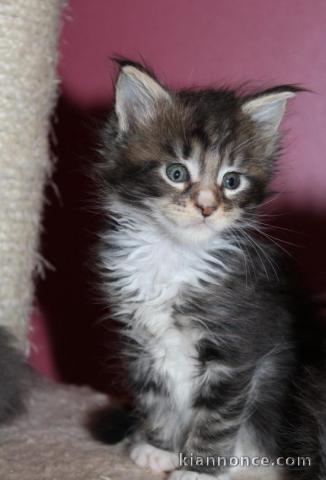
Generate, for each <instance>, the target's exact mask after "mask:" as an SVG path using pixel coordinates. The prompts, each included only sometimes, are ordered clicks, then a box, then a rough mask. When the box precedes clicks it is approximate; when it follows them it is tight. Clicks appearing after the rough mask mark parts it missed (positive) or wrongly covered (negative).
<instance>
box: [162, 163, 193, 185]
mask: <svg viewBox="0 0 326 480" xmlns="http://www.w3.org/2000/svg"><path fill="white" fill-rule="evenodd" d="M166 174H167V176H168V178H169V179H170V180H171V181H172V182H175V183H183V182H188V180H189V179H190V175H189V172H188V170H187V168H186V167H185V166H184V165H182V163H172V164H171V165H168V166H167V167H166Z"/></svg>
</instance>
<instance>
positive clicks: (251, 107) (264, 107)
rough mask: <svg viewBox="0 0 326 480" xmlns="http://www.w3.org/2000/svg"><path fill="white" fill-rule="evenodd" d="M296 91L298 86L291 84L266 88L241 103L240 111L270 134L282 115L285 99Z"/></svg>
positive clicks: (273, 131)
mask: <svg viewBox="0 0 326 480" xmlns="http://www.w3.org/2000/svg"><path fill="white" fill-rule="evenodd" d="M297 91H299V88H296V87H292V86H289V87H287V86H284V87H277V88H276V89H273V90H267V91H265V92H263V93H261V94H260V95H257V96H255V97H254V98H250V99H248V100H246V101H245V102H244V103H243V105H242V111H243V112H244V113H246V114H248V115H249V116H250V117H251V118H252V119H253V120H254V121H255V122H257V123H258V124H260V125H261V126H262V127H264V128H266V129H267V130H268V131H269V132H270V133H271V134H273V133H276V131H277V129H278V127H279V125H280V123H281V120H282V118H283V116H284V113H285V108H286V104H287V101H288V100H289V99H290V98H292V97H294V96H295V94H296V92H297Z"/></svg>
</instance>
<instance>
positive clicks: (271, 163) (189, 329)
mask: <svg viewBox="0 0 326 480" xmlns="http://www.w3.org/2000/svg"><path fill="white" fill-rule="evenodd" d="M298 90H299V89H297V88H296V87H294V86H289V85H285V86H279V87H276V88H272V89H269V90H265V91H262V92H260V93H256V94H253V95H247V96H243V95H238V94H237V93H236V92H235V91H232V90H228V89H221V90H213V89H209V90H197V91H196V90H184V91H179V92H173V91H171V90H169V89H167V88H165V87H163V86H162V85H161V84H160V83H159V82H158V81H157V80H156V79H155V77H154V76H153V74H152V73H150V72H149V71H147V70H145V69H144V68H143V67H142V66H140V65H138V64H135V63H133V62H128V61H121V62H120V73H119V76H118V79H117V83H116V99H115V110H114V112H113V113H112V114H111V115H110V117H109V119H108V121H107V124H106V126H105V128H104V129H103V135H102V142H103V143H102V148H101V154H102V159H103V160H102V162H101V165H100V167H99V170H98V173H99V176H100V178H101V181H102V196H103V198H102V203H103V206H104V210H105V214H106V216H107V218H108V225H107V230H106V231H105V232H104V233H103V241H102V246H101V251H100V258H101V272H102V278H103V289H104V292H105V295H106V299H107V301H108V302H109V303H110V306H111V308H112V313H113V315H114V317H115V318H116V319H118V320H119V321H120V322H121V325H122V333H123V334H124V336H125V338H126V340H127V342H126V344H127V345H126V349H125V353H126V356H127V358H128V368H129V380H130V383H131V385H132V388H133V391H134V394H135V397H136V402H137V415H138V430H137V433H136V434H134V435H133V440H132V442H133V443H132V445H131V448H130V456H131V458H132V459H133V460H134V461H135V462H136V464H137V465H139V466H142V467H148V468H151V469H152V470H154V471H157V472H158V471H169V472H172V473H171V474H170V476H169V479H170V480H179V479H182V480H194V479H198V480H206V479H210V478H219V479H220V480H222V479H223V480H226V479H230V478H237V474H238V473H240V474H241V471H242V470H244V473H245V474H247V473H248V474H249V473H250V475H254V474H256V475H257V474H258V475H259V478H261V476H262V475H264V478H265V477H266V476H267V475H269V476H268V478H270V479H281V478H285V477H284V475H285V473H286V474H287V475H289V476H290V478H296V479H305V480H317V479H318V480H321V479H325V478H326V457H325V439H326V436H325V435H326V432H325V430H326V418H325V415H326V395H325V387H324V381H323V376H324V375H325V373H326V370H325V362H324V358H323V357H322V351H323V348H324V347H323V345H322V341H321V339H322V337H321V335H320V333H318V329H317V326H316V330H314V329H313V325H312V324H311V323H309V322H310V319H309V318H308V313H307V312H308V310H307V309H306V307H305V305H304V303H303V302H301V304H299V302H298V301H296V299H295V293H294V292H293V290H292V289H291V287H290V286H289V283H288V278H287V277H288V275H287V274H285V273H284V275H283V274H281V272H280V271H279V268H280V266H281V259H278V254H277V252H276V251H274V249H273V248H272V247H271V246H270V245H268V244H266V243H264V242H262V241H261V240H259V239H258V238H257V237H255V236H254V234H253V232H254V231H255V229H256V228H258V229H259V227H257V218H256V216H255V212H256V208H257V206H258V205H259V204H260V203H261V202H262V201H263V200H264V199H265V198H266V195H267V194H268V182H269V181H270V179H271V176H272V174H273V171H274V169H275V162H276V160H277V158H278V156H279V151H280V149H279V143H280V142H279V127H280V123H281V120H282V117H283V114H284V112H285V108H286V104H287V101H288V100H289V99H291V98H292V97H294V95H295V93H296V92H297V91H298ZM180 453H182V455H180ZM207 456H213V457H217V456H222V457H225V458H227V459H230V458H231V457H233V456H238V457H239V456H249V457H251V458H253V457H256V456H257V457H261V456H267V457H268V458H269V459H271V460H275V459H276V457H295V458H297V457H300V456H305V457H310V458H311V465H310V466H308V467H307V466H306V467H300V466H297V465H294V466H292V467H291V466H288V467H286V468H285V467H284V468H280V467H266V466H265V467H261V468H258V467H255V466H252V468H249V467H245V466H244V467H234V466H232V465H230V464H229V462H226V464H222V465H216V462H215V464H214V465H213V464H212V463H213V462H211V463H210V462H207V463H209V464H204V465H201V461H200V458H203V459H205V458H207ZM185 458H188V460H189V458H193V459H194V458H196V459H199V464H194V462H192V464H190V463H191V462H190V461H188V463H187V462H186V460H185ZM222 463H223V462H222ZM241 478H243V477H241ZM246 478H248V477H246ZM251 478H252V477H251ZM255 478H257V477H255Z"/></svg>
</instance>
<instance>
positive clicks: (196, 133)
mask: <svg viewBox="0 0 326 480" xmlns="http://www.w3.org/2000/svg"><path fill="white" fill-rule="evenodd" d="M292 95H293V92H291V91H289V90H286V91H284V90H281V89H278V90H277V91H276V92H275V91H271V92H267V93H266V94H264V95H262V96H259V97H254V98H241V97H236V95H235V94H234V93H233V92H231V91H225V90H224V91H202V92H180V93H177V94H172V93H170V92H168V91H166V90H165V89H163V87H161V86H160V85H159V84H158V83H157V82H156V81H155V80H154V79H153V78H152V77H150V76H149V75H148V74H146V73H144V72H143V71H141V70H139V69H136V68H135V67H134V66H127V67H124V68H123V69H122V72H121V74H120V77H119V80H118V83H117V98H116V114H117V119H111V125H109V129H108V132H109V134H110V137H111V138H109V141H108V142H107V146H108V148H109V150H110V152H109V160H110V170H109V173H108V175H109V176H110V179H109V180H110V184H111V189H112V193H113V195H112V199H113V200H112V208H113V210H114V209H115V210H117V211H119V213H120V215H121V214H122V215H132V213H131V212H136V211H137V214H140V215H144V216H146V217H147V218H150V219H151V221H153V222H155V223H156V224H157V225H158V226H159V227H160V228H161V229H163V230H164V232H165V233H167V234H168V235H171V236H173V237H174V238H176V239H178V240H180V241H183V242H189V243H200V242H208V241H210V240H211V239H212V238H214V237H216V236H219V235H221V233H222V232H224V231H226V230H227V229H229V230H230V229H232V228H236V226H237V225H238V224H239V221H240V220H241V218H243V216H244V215H246V214H247V213H248V211H249V210H251V209H252V207H254V206H255V205H257V204H258V203H259V202H260V201H261V200H262V198H263V197H264V194H265V190H266V185H267V182H268V180H269V178H270V175H271V172H272V169H273V160H274V159H273V157H274V156H275V153H276V149H277V139H278V135H277V128H278V125H279V123H280V120H281V118H282V114H283V111H284V107H285V102H286V99H287V98H289V97H290V96H292ZM266 98H267V100H266ZM117 120H118V122H117ZM116 122H117V123H116ZM130 207H132V208H130Z"/></svg>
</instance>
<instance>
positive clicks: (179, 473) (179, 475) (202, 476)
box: [168, 470, 221, 480]
mask: <svg viewBox="0 0 326 480" xmlns="http://www.w3.org/2000/svg"><path fill="white" fill-rule="evenodd" d="M220 478H221V477H213V476H212V475H207V473H198V472H189V471H187V470H175V471H174V472H172V473H171V475H169V477H168V480H219V479H220Z"/></svg>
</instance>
